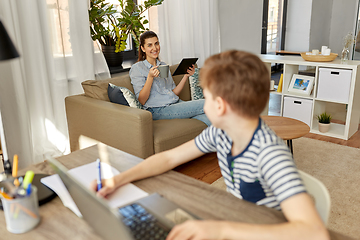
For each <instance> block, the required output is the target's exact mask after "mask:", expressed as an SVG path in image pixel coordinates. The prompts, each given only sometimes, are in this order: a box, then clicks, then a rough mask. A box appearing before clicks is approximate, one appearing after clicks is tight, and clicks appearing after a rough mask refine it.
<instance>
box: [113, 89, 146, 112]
mask: <svg viewBox="0 0 360 240" xmlns="http://www.w3.org/2000/svg"><path fill="white" fill-rule="evenodd" d="M108 96H109V99H110V102H113V103H118V104H122V105H125V106H129V107H133V108H139V109H142V108H143V106H142V105H141V103H140V102H139V101H138V100H137V99H136V96H135V94H133V93H132V92H131V91H130V90H129V89H127V88H124V87H119V86H116V85H114V84H112V83H109V86H108Z"/></svg>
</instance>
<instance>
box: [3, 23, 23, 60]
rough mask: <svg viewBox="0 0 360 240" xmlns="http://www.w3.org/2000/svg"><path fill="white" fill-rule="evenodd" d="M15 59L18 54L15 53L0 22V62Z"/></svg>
mask: <svg viewBox="0 0 360 240" xmlns="http://www.w3.org/2000/svg"><path fill="white" fill-rule="evenodd" d="M17 57H19V53H18V52H17V51H16V48H15V46H14V44H13V43H12V41H11V39H10V37H9V34H8V33H7V32H6V29H5V27H4V25H3V24H2V22H1V20H0V61H2V60H7V59H12V58H17Z"/></svg>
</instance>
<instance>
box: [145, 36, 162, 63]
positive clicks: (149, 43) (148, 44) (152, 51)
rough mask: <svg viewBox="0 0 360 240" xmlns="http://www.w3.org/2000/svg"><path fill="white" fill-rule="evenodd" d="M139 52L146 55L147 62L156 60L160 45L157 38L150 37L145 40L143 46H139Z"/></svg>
mask: <svg viewBox="0 0 360 240" xmlns="http://www.w3.org/2000/svg"><path fill="white" fill-rule="evenodd" d="M141 50H142V51H143V52H144V53H145V54H146V60H148V62H150V61H153V60H156V59H157V58H158V57H159V54H160V43H159V40H158V38H157V37H152V38H147V39H145V44H144V46H141ZM149 60H150V61H149Z"/></svg>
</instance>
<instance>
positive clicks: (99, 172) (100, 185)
mask: <svg viewBox="0 0 360 240" xmlns="http://www.w3.org/2000/svg"><path fill="white" fill-rule="evenodd" d="M96 163H97V170H98V176H97V190H98V191H99V190H100V189H101V188H102V184H101V162H100V159H99V158H98V159H96Z"/></svg>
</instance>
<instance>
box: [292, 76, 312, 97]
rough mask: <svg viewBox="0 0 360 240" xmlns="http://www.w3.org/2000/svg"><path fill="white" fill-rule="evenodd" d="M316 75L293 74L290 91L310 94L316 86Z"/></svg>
mask: <svg viewBox="0 0 360 240" xmlns="http://www.w3.org/2000/svg"><path fill="white" fill-rule="evenodd" d="M314 79H315V77H311V76H306V75H299V74H293V76H292V78H291V82H290V85H289V88H288V91H289V92H292V93H300V94H304V95H310V94H311V91H312V89H313V87H314Z"/></svg>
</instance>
